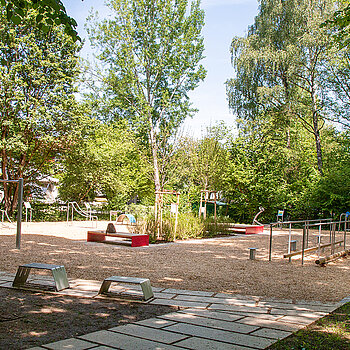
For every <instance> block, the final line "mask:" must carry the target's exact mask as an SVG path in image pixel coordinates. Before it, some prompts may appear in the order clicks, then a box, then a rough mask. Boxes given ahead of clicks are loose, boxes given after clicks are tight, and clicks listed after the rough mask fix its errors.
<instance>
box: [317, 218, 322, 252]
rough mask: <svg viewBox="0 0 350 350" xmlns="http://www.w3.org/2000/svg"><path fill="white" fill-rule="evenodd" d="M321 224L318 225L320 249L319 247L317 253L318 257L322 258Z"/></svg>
mask: <svg viewBox="0 0 350 350" xmlns="http://www.w3.org/2000/svg"><path fill="white" fill-rule="evenodd" d="M321 230H322V228H321V225H320V226H319V227H318V249H317V255H318V258H320V253H321Z"/></svg>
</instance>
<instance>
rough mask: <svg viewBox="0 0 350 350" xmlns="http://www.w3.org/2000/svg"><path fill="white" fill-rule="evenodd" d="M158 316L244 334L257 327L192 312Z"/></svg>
mask: <svg viewBox="0 0 350 350" xmlns="http://www.w3.org/2000/svg"><path fill="white" fill-rule="evenodd" d="M159 317H160V318H164V319H167V320H172V321H177V322H181V323H189V324H193V325H197V326H203V327H210V328H215V329H222V330H225V331H230V332H238V333H245V334H248V333H251V332H253V331H255V330H257V329H259V327H257V326H252V325H244V324H243V323H236V322H232V321H231V322H230V321H222V320H215V319H212V318H205V317H201V316H196V315H192V314H184V313H177V312H174V313H171V314H166V315H162V316H159Z"/></svg>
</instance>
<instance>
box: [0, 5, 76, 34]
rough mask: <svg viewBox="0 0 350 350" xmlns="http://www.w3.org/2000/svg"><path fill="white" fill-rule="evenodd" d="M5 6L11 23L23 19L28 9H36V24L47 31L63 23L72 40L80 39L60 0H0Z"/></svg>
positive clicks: (17, 22)
mask: <svg viewBox="0 0 350 350" xmlns="http://www.w3.org/2000/svg"><path fill="white" fill-rule="evenodd" d="M0 4H1V6H3V7H4V8H6V17H7V20H8V21H11V22H12V23H13V24H16V25H18V24H20V23H21V22H22V21H25V18H26V16H27V15H28V11H32V10H36V11H37V15H36V17H35V23H36V26H37V27H38V28H39V29H40V30H42V31H43V32H44V33H48V32H49V31H50V30H51V29H52V28H53V27H54V26H55V25H64V28H65V32H66V33H67V34H68V35H69V36H70V37H71V38H72V39H73V40H74V41H76V40H78V39H79V40H80V38H79V36H78V33H77V31H76V27H77V22H76V21H75V20H74V18H71V17H69V16H68V15H67V13H66V9H65V7H64V6H63V4H62V1H61V0H0Z"/></svg>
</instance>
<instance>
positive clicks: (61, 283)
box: [52, 266, 69, 292]
mask: <svg viewBox="0 0 350 350" xmlns="http://www.w3.org/2000/svg"><path fill="white" fill-rule="evenodd" d="M52 275H53V279H54V281H55V285H56V290H57V292H59V291H60V290H62V289H66V288H69V282H68V278H67V273H66V269H65V268H64V266H60V267H57V268H56V269H53V270H52Z"/></svg>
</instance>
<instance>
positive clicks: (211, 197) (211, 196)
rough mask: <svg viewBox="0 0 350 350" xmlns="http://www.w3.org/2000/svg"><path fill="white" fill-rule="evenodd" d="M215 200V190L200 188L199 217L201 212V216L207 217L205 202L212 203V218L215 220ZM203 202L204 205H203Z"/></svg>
mask: <svg viewBox="0 0 350 350" xmlns="http://www.w3.org/2000/svg"><path fill="white" fill-rule="evenodd" d="M216 202H217V191H212V190H201V201H200V204H199V217H201V215H202V214H203V218H204V219H206V218H207V203H213V204H214V219H215V221H216V204H217V203H216ZM203 203H204V205H203Z"/></svg>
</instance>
